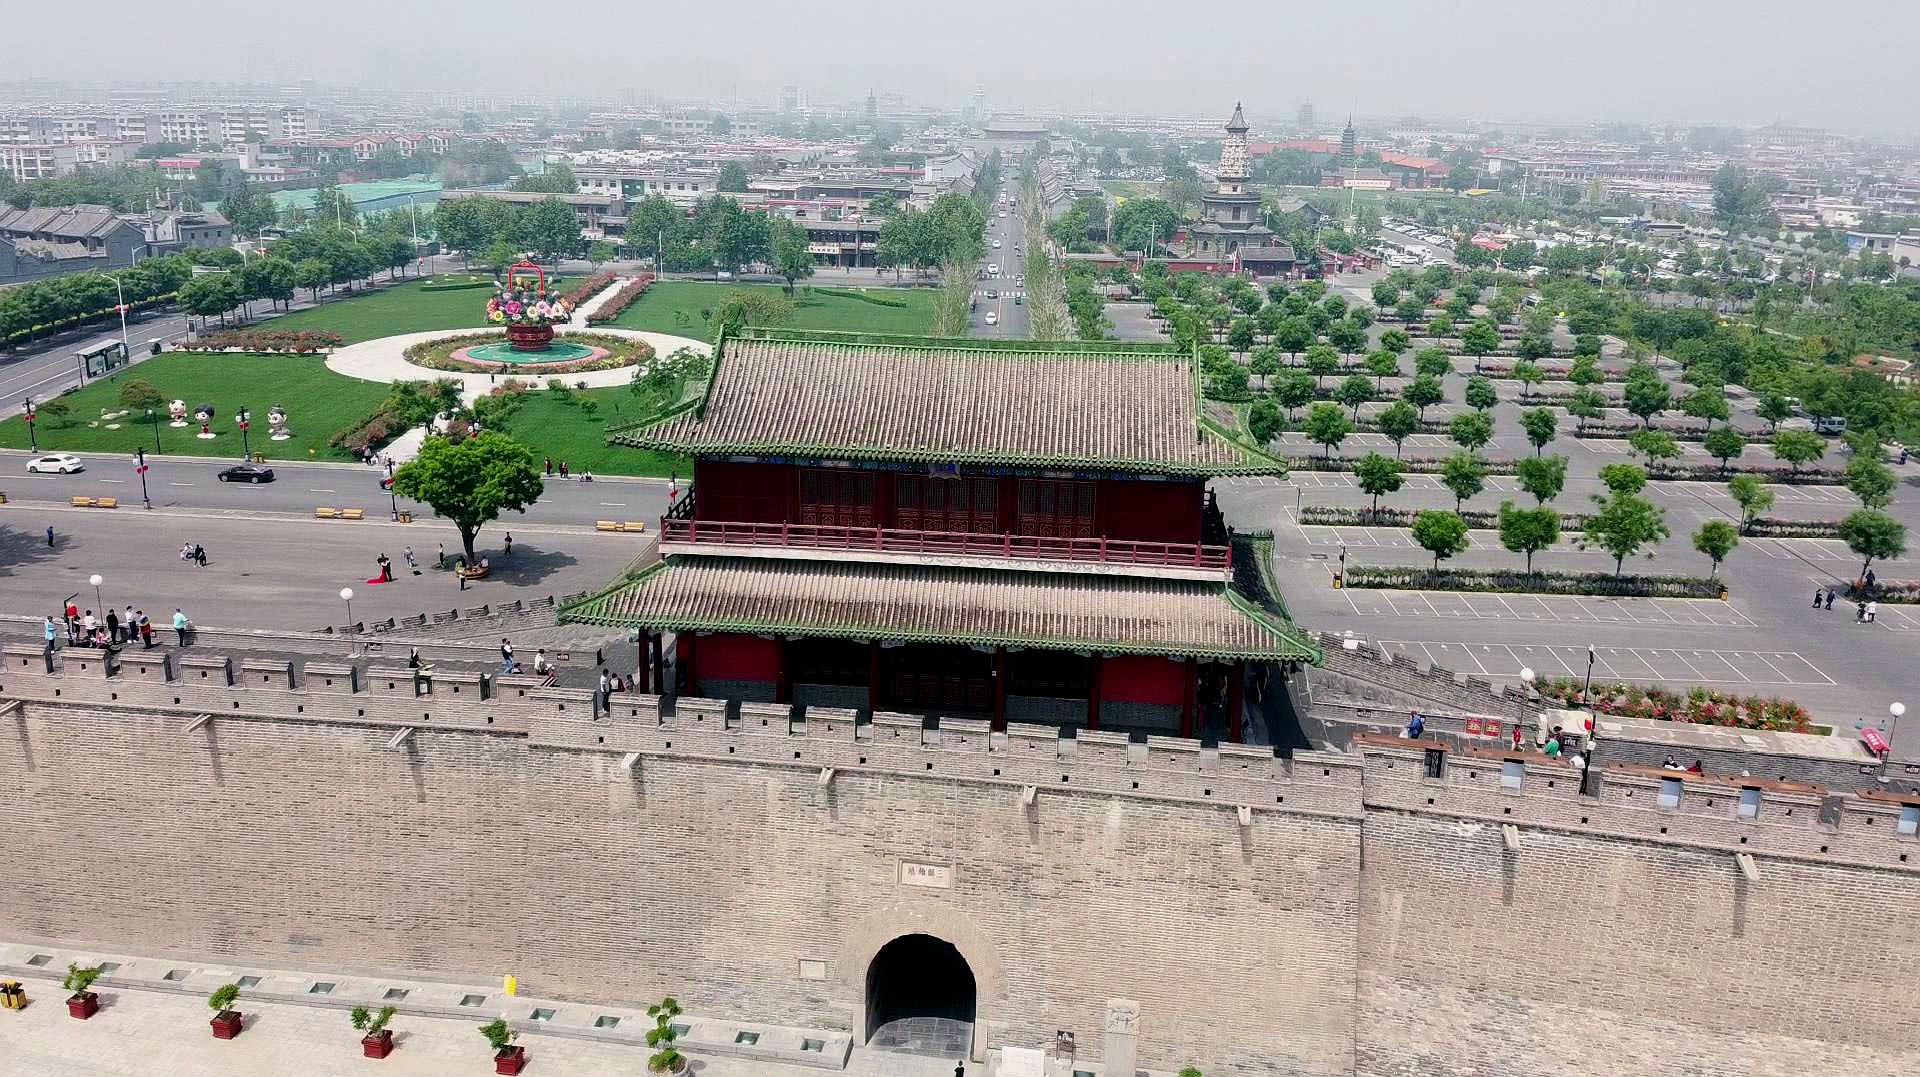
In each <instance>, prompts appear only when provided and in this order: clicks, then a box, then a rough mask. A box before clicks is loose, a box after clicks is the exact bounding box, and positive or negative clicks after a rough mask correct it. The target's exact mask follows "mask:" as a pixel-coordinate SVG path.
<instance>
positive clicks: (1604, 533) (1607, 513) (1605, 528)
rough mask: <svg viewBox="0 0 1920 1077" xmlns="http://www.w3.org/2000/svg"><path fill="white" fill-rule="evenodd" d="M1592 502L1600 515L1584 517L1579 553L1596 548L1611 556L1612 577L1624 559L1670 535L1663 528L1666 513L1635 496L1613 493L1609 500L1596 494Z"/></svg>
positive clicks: (1624, 562)
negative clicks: (1597, 507) (1592, 547)
mask: <svg viewBox="0 0 1920 1077" xmlns="http://www.w3.org/2000/svg"><path fill="white" fill-rule="evenodd" d="M1593 500H1594V502H1595V503H1596V504H1598V505H1599V506H1600V511H1599V512H1596V513H1594V514H1593V515H1591V516H1589V517H1587V523H1586V531H1585V534H1583V535H1582V536H1581V538H1580V541H1579V545H1580V548H1581V549H1587V548H1588V547H1590V546H1598V547H1600V548H1601V549H1603V550H1605V551H1607V552H1608V553H1610V554H1612V555H1613V574H1614V575H1615V576H1618V575H1620V570H1621V569H1622V568H1623V567H1625V565H1626V561H1627V558H1629V557H1632V556H1633V555H1634V554H1635V553H1638V552H1639V551H1640V550H1641V549H1642V548H1643V547H1646V546H1650V545H1652V544H1654V543H1657V542H1659V541H1660V540H1661V539H1664V538H1666V537H1667V536H1669V535H1671V534H1673V532H1672V531H1671V530H1670V529H1668V527H1667V521H1666V510H1665V509H1662V508H1661V507H1660V506H1658V505H1656V504H1654V503H1653V502H1651V501H1648V500H1647V499H1646V498H1644V497H1641V496H1639V495H1638V494H1622V493H1616V494H1614V495H1613V496H1612V497H1610V498H1602V497H1600V496H1599V495H1597V494H1596V495H1595V496H1594V499H1593Z"/></svg>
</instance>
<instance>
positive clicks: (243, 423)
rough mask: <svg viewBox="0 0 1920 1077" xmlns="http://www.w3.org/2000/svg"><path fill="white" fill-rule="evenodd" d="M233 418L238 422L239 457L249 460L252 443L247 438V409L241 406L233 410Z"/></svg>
mask: <svg viewBox="0 0 1920 1077" xmlns="http://www.w3.org/2000/svg"><path fill="white" fill-rule="evenodd" d="M233 420H234V422H237V423H239V424H240V458H241V459H242V460H251V459H252V458H253V443H252V442H251V441H250V440H248V438H247V427H248V425H249V423H248V422H247V409H246V408H241V409H240V410H239V411H237V412H234V414H233Z"/></svg>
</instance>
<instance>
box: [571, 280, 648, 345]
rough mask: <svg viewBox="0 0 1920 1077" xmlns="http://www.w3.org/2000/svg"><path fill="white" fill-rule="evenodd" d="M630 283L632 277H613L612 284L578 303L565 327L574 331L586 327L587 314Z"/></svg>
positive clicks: (606, 302)
mask: <svg viewBox="0 0 1920 1077" xmlns="http://www.w3.org/2000/svg"><path fill="white" fill-rule="evenodd" d="M632 283H633V278H632V277H616V278H614V281H613V283H612V284H609V285H607V286H606V287H605V288H602V289H600V290H599V291H598V292H595V293H594V294H593V296H592V297H591V298H589V299H588V300H587V301H586V302H585V303H582V304H580V306H579V307H578V308H576V309H575V310H574V312H573V315H572V317H570V318H568V319H567V328H568V329H571V330H573V331H574V332H576V333H577V332H579V331H581V330H582V329H585V328H587V316H588V315H590V314H593V313H595V312H597V311H598V310H599V309H600V308H601V307H604V306H606V305H607V304H608V303H610V302H612V301H613V297H614V296H615V295H618V294H619V292H620V289H622V288H625V287H626V286H627V285H629V284H632Z"/></svg>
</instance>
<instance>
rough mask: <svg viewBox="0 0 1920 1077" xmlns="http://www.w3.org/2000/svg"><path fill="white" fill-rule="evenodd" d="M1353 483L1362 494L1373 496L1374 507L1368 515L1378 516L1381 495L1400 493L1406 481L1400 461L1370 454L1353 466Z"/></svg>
mask: <svg viewBox="0 0 1920 1077" xmlns="http://www.w3.org/2000/svg"><path fill="white" fill-rule="evenodd" d="M1353 481H1354V485H1356V486H1358V487H1360V492H1361V493H1364V494H1371V495H1373V507H1372V508H1371V509H1369V510H1368V513H1369V515H1377V514H1378V513H1379V512H1380V495H1382V494H1391V493H1394V492H1396V491H1398V490H1399V489H1400V486H1401V484H1402V482H1404V481H1405V480H1404V479H1402V477H1401V474H1400V461H1398V460H1395V459H1393V458H1391V457H1387V456H1382V455H1380V454H1379V453H1377V452H1370V453H1368V454H1367V455H1365V456H1363V457H1361V458H1360V460H1359V462H1358V463H1355V464H1354V465H1353Z"/></svg>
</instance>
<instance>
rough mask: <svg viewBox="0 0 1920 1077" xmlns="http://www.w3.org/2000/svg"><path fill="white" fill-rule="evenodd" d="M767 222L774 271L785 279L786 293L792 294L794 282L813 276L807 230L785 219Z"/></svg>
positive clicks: (811, 253) (811, 255) (811, 254)
mask: <svg viewBox="0 0 1920 1077" xmlns="http://www.w3.org/2000/svg"><path fill="white" fill-rule="evenodd" d="M768 224H769V228H770V230H769V238H770V240H771V242H772V245H773V267H774V271H775V272H777V273H779V274H780V276H781V277H783V278H785V279H786V282H787V294H788V295H792V294H793V286H794V282H796V281H799V280H802V279H804V278H807V277H811V276H813V252H812V251H810V250H808V249H807V230H806V229H804V228H802V227H800V226H799V225H797V224H794V223H793V222H792V221H786V220H772V221H769V222H768Z"/></svg>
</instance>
